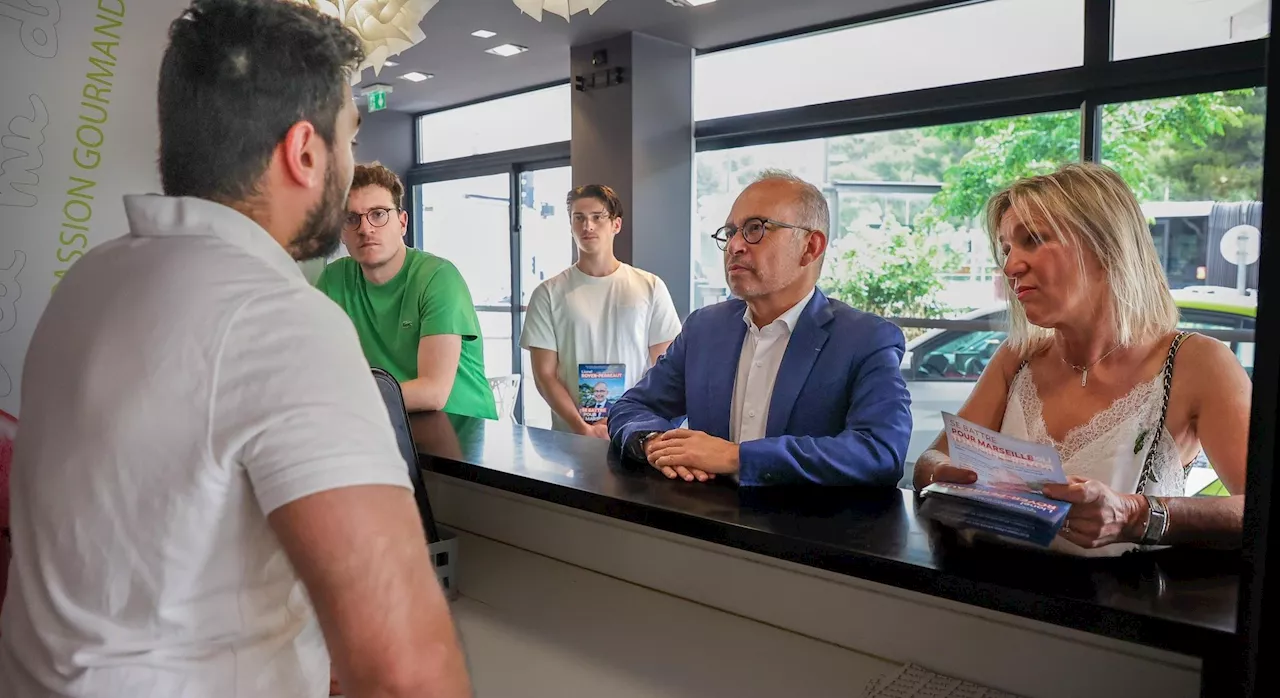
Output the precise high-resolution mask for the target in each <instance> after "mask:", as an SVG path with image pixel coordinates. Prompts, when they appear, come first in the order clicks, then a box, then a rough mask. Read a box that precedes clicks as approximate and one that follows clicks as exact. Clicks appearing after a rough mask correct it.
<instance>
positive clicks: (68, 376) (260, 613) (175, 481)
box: [0, 196, 411, 698]
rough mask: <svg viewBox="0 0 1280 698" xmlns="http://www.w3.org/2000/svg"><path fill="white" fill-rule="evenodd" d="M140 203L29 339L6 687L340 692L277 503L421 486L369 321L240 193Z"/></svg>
mask: <svg viewBox="0 0 1280 698" xmlns="http://www.w3.org/2000/svg"><path fill="white" fill-rule="evenodd" d="M125 210H126V213H127V214H128V218H129V225H130V229H131V234H130V235H127V236H125V237H123V238H121V239H118V240H115V241H112V242H109V243H106V244H104V245H101V246H99V247H98V248H96V249H94V250H92V251H91V252H89V253H88V254H87V255H85V256H84V258H83V259H81V260H80V261H78V262H77V263H76V264H75V266H74V267H73V268H72V269H71V271H70V273H68V274H67V275H66V277H65V278H64V279H63V280H62V283H61V284H60V285H59V287H58V289H57V292H56V293H55V294H54V296H53V298H52V300H51V302H50V303H49V306H48V309H47V310H46V311H45V313H44V316H43V317H42V318H41V320H40V323H39V325H38V327H37V328H36V332H35V336H34V337H33V339H32V342H31V347H30V349H29V351H28V353H27V361H26V369H25V370H26V372H25V374H24V380H23V388H24V390H23V394H22V412H21V415H22V429H21V430H20V431H19V434H18V438H17V442H16V444H15V458H14V471H13V476H12V499H13V511H12V519H13V522H12V528H13V544H14V557H13V561H12V563H11V566H10V573H9V598H8V599H7V600H6V602H5V604H4V614H3V618H2V619H0V628H2V629H3V634H2V635H0V695H3V696H5V698H35V697H36V696H40V697H41V698H44V697H45V696H50V695H56V696H129V698H150V697H153V696H154V697H156V698H161V697H163V698H172V697H174V696H183V697H184V698H185V697H195V698H204V697H206V696H207V697H209V698H215V697H216V698H229V697H233V696H234V697H237V698H248V697H252V698H257V697H261V698H267V697H271V698H276V697H278V696H316V697H319V696H324V695H327V694H328V681H329V656H328V652H327V651H326V649H325V644H324V638H323V636H322V635H321V633H320V629H319V626H318V624H317V623H316V619H315V613H314V611H313V609H312V606H311V603H310V601H309V600H308V598H307V595H306V593H305V590H304V588H303V586H302V585H301V583H300V582H299V580H298V578H297V576H296V575H295V573H294V571H293V567H292V566H291V565H290V562H289V560H288V558H287V557H286V556H285V553H284V550H283V549H282V548H281V546H280V543H279V541H278V539H277V538H276V536H275V534H274V532H273V531H272V529H271V527H270V526H269V525H268V523H267V515H268V514H269V513H270V512H272V511H273V510H275V509H277V508H278V507H281V506H283V505H285V504H288V503H289V502H292V501H294V500H297V499H300V498H302V497H305V496H307V495H310V494H313V493H316V492H320V491H324V490H330V489H335V488H341V487H347V486H352V485H363V484H382V485H392V486H399V487H405V488H409V487H411V485H410V483H409V479H408V474H407V470H406V466H405V464H404V461H403V460H402V459H401V457H400V454H399V451H398V449H397V447H396V442H395V435H394V433H393V432H392V428H391V425H390V422H389V420H388V419H387V411H386V407H385V406H384V404H383V402H382V399H381V397H380V395H379V393H378V389H377V387H376V385H375V383H374V381H373V378H372V377H371V375H370V373H369V369H368V364H367V363H366V362H365V360H364V356H363V354H362V353H361V351H360V344H359V341H358V340H357V339H356V333H355V330H354V328H353V327H352V325H351V322H350V321H349V320H348V319H347V318H346V316H345V315H344V314H343V313H342V310H341V309H340V308H339V307H338V306H337V305H335V304H334V303H333V302H332V301H330V300H329V299H328V298H326V297H325V296H324V295H322V294H321V293H320V292H319V291H316V290H315V289H313V288H311V287H310V286H309V285H308V284H307V282H306V279H305V278H304V277H303V274H302V272H301V271H300V270H299V269H298V266H297V265H296V264H295V263H294V261H293V260H292V259H291V258H290V257H289V255H288V254H287V253H286V252H285V251H284V250H283V249H282V248H281V247H280V245H279V244H278V243H276V242H275V241H274V240H273V239H272V238H271V237H270V236H268V234H267V232H266V231H265V230H263V229H262V228H261V227H259V226H258V225H256V224H255V223H253V222H252V221H251V220H249V219H248V218H246V217H244V216H242V215H241V214H239V213H237V212H235V211H233V210H232V209H229V208H226V207H223V206H220V205H218V204H214V203H211V202H208V201H203V200H199V199H175V198H165V197H158V196H143V197H126V198H125Z"/></svg>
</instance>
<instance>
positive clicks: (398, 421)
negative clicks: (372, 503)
mask: <svg viewBox="0 0 1280 698" xmlns="http://www.w3.org/2000/svg"><path fill="white" fill-rule="evenodd" d="M373 379H374V382H376V383H377V384H378V392H379V393H381V394H382V402H383V403H385V404H386V406H387V416H388V417H390V418H391V427H392V429H394V430H395V432H396V445H398V446H399V447H400V457H401V458H403V459H404V462H405V467H406V468H408V469H409V481H410V482H412V483H413V498H414V500H415V501H416V502H417V503H418V515H419V516H421V517H422V528H423V531H424V532H425V533H426V534H427V543H435V542H437V541H439V540H440V532H439V531H438V530H437V529H436V519H435V515H434V514H432V513H431V500H430V499H428V497H427V487H426V483H425V482H423V480H422V470H421V469H420V468H419V467H418V448H417V446H415V445H414V444H413V432H412V431H410V429H409V413H408V412H407V411H406V410H405V407H404V393H402V392H400V382H399V381H397V380H396V379H395V378H394V377H393V376H392V375H391V374H390V373H387V372H386V371H384V370H382V369H380V368H374V369H373Z"/></svg>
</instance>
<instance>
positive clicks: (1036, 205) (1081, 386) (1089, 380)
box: [914, 164, 1251, 556]
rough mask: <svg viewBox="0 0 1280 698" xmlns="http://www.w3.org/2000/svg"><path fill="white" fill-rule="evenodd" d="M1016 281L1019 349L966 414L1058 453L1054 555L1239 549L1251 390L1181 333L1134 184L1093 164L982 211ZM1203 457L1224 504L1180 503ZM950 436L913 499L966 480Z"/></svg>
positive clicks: (1242, 377) (922, 465)
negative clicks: (1062, 504) (1062, 505)
mask: <svg viewBox="0 0 1280 698" xmlns="http://www.w3.org/2000/svg"><path fill="white" fill-rule="evenodd" d="M986 219H987V230H988V234H989V236H990V238H991V244H992V248H993V250H994V252H995V255H996V258H997V260H999V262H1000V263H1001V264H1002V266H1003V271H1004V274H1005V276H1006V277H1007V279H1008V283H1009V288H1010V289H1011V297H1010V301H1009V317H1010V330H1009V338H1008V340H1007V341H1006V342H1005V343H1004V345H1003V346H1002V347H1001V348H1000V349H999V351H998V352H996V354H995V356H994V357H993V359H992V360H991V362H990V363H989V364H988V365H987V368H986V370H985V371H983V373H982V377H981V378H979V380H978V383H977V385H976V386H975V388H974V390H973V393H972V394H971V395H970V396H969V399H968V401H967V402H966V403H965V404H964V406H963V407H962V408H961V409H960V412H959V414H960V416H961V417H963V418H965V419H968V420H970V421H972V422H976V423H977V424H981V425H983V426H985V427H988V428H990V429H993V430H997V431H1000V432H1002V433H1005V434H1009V435H1010V436H1015V437H1018V438H1022V439H1028V440H1031V441H1036V442H1039V443H1045V444H1051V445H1053V446H1054V447H1055V448H1056V449H1057V450H1058V453H1059V454H1060V455H1061V456H1062V461H1063V469H1064V470H1065V472H1066V474H1067V475H1068V479H1069V483H1068V484H1066V485H1054V486H1050V487H1047V488H1046V489H1045V493H1046V494H1047V495H1049V496H1050V497H1054V498H1057V499H1061V500H1065V501H1068V502H1071V504H1072V507H1071V511H1070V514H1069V515H1068V518H1067V521H1066V524H1065V525H1064V526H1063V529H1062V532H1061V534H1060V535H1059V536H1058V538H1057V539H1056V540H1055V541H1054V543H1053V545H1052V546H1051V549H1053V550H1055V551H1058V552H1062V553H1067V554H1074V555H1082V556H1107V555H1118V554H1120V553H1123V552H1127V551H1130V550H1133V549H1135V548H1137V547H1139V546H1157V545H1158V546H1167V545H1204V546H1216V547H1234V546H1237V545H1239V542H1240V533H1241V526H1242V515H1243V512H1244V496H1243V492H1244V483H1245V454H1246V450H1247V447H1246V440H1247V436H1248V432H1249V402H1250V392H1251V388H1250V383H1249V378H1248V376H1247V375H1246V374H1245V372H1244V369H1242V368H1241V367H1240V364H1239V363H1238V362H1237V361H1236V358H1235V355H1234V354H1232V352H1231V351H1230V350H1229V349H1228V348H1227V347H1226V346H1224V345H1223V344H1222V343H1221V342H1219V341H1217V340H1214V339H1211V338H1208V337H1204V336H1202V335H1196V334H1184V333H1179V332H1178V331H1177V330H1176V329H1175V327H1176V325H1177V321H1178V311H1177V308H1176V307H1175V306H1174V302H1173V298H1172V297H1171V296H1170V294H1169V290H1168V285H1167V281H1166V280H1165V275H1164V271H1163V269H1162V268H1161V266H1160V261H1159V259H1158V258H1157V256H1156V250H1155V245H1154V244H1153V243H1152V241H1151V234H1150V232H1149V230H1148V228H1147V224H1146V220H1145V217H1144V216H1143V214H1142V210H1141V209H1140V208H1139V206H1138V202H1137V200H1136V199H1135V198H1134V195H1133V192H1132V191H1130V190H1129V188H1128V186H1126V185H1125V183H1124V181H1123V180H1121V179H1120V177H1119V176H1118V175H1116V174H1115V173H1114V172H1113V171H1111V170H1109V169H1107V168H1105V167H1102V166H1099V165H1093V164H1071V165H1067V166H1064V167H1062V168H1061V169H1059V170H1058V171H1057V172H1054V173H1053V174H1049V175H1044V176H1040V177H1031V178H1027V179H1023V180H1020V181H1018V182H1016V183H1014V184H1013V185H1012V186H1010V187H1009V188H1008V189H1006V190H1004V191H1002V192H1000V193H998V194H996V195H995V196H994V197H992V199H991V201H990V202H988V204H987V216H986ZM1202 451H1203V453H1204V454H1205V455H1206V456H1207V457H1208V459H1209V462H1210V463H1212V465H1213V468H1214V470H1216V471H1217V474H1218V477H1219V478H1221V480H1222V483H1223V485H1225V486H1226V488H1227V490H1228V491H1229V492H1230V493H1231V496H1230V497H1195V498H1192V497H1185V496H1183V489H1184V486H1185V481H1186V468H1187V467H1188V466H1189V464H1190V463H1191V462H1192V461H1193V460H1195V459H1196V458H1197V457H1198V456H1199V455H1200V454H1201V452H1202ZM975 477H976V476H975V474H974V473H973V472H972V471H969V470H965V469H961V468H958V467H956V466H953V465H951V463H950V460H949V459H948V456H947V442H946V438H945V435H940V436H939V437H938V438H937V439H936V440H935V441H934V443H933V445H932V448H931V449H930V450H928V451H926V452H925V453H923V454H922V455H921V456H920V458H919V459H918V460H917V462H916V468H915V474H914V484H915V487H916V488H917V489H920V488H922V487H925V486H927V485H928V484H929V483H931V482H935V481H941V482H961V483H967V482H972V481H973V480H974V479H975Z"/></svg>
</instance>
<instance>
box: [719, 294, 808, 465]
mask: <svg viewBox="0 0 1280 698" xmlns="http://www.w3.org/2000/svg"><path fill="white" fill-rule="evenodd" d="M813 293H814V291H813V290H810V291H809V294H808V295H807V296H805V297H804V298H803V299H802V300H801V301H800V302H799V303H796V304H795V305H793V306H791V308H789V309H788V310H787V311H786V312H785V313H783V314H782V315H780V316H779V317H778V319H777V320H774V321H773V322H771V323H769V324H768V325H765V326H764V327H756V323H755V320H754V319H752V317H751V306H747V311H746V312H745V313H743V314H742V321H743V322H745V323H747V336H746V339H744V340H743V341H742V354H740V355H739V357H738V377H737V379H736V380H735V381H734V382H733V407H732V411H731V412H730V413H729V435H730V437H731V438H732V439H733V442H734V443H742V442H744V441H754V440H756V439H763V438H764V436H765V429H766V428H767V426H768V424H769V402H770V401H772V400H773V385H774V383H775V382H777V380H778V369H779V368H780V367H781V366H782V356H783V354H785V353H786V352H787V345H788V344H789V343H790V342H791V333H792V332H795V329H796V323H797V322H799V320H800V314H801V313H803V312H804V308H805V306H807V305H808V304H809V301H810V300H811V299H812V298H813Z"/></svg>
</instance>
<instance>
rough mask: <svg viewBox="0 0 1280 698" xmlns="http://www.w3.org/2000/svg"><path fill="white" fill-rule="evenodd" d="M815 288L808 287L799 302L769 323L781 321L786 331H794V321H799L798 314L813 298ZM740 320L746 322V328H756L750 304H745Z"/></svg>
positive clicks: (802, 311)
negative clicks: (806, 292) (807, 292)
mask: <svg viewBox="0 0 1280 698" xmlns="http://www.w3.org/2000/svg"><path fill="white" fill-rule="evenodd" d="M817 290H818V289H817V287H816V286H815V287H814V288H811V289H809V294H808V295H806V296H805V297H804V298H802V299H800V302H799V303H796V304H795V305H793V306H791V307H790V308H788V309H787V311H786V312H784V313H783V314H781V315H779V316H778V319H777V320H774V321H773V323H771V324H777V323H779V322H781V323H782V324H783V325H785V326H786V328H787V332H795V331H796V323H798V322H800V315H801V314H802V313H804V309H805V306H807V305H809V301H810V300H812V299H813V294H814V293H816V292H817ZM742 321H743V322H745V323H747V329H748V330H755V329H756V325H755V322H754V321H753V318H752V317H751V306H750V305H748V306H747V309H746V311H744V312H743V313H742ZM767 326H768V325H766V327H767ZM760 329H764V328H763V327H762V328H760Z"/></svg>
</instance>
